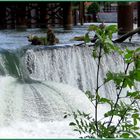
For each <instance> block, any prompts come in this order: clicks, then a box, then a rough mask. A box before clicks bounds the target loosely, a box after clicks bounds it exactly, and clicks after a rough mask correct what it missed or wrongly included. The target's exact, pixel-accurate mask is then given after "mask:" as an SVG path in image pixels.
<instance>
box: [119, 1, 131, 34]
mask: <svg viewBox="0 0 140 140" xmlns="http://www.w3.org/2000/svg"><path fill="white" fill-rule="evenodd" d="M118 28H119V31H118V34H120V35H121V34H125V33H127V32H129V31H131V30H133V3H132V2H120V3H118Z"/></svg>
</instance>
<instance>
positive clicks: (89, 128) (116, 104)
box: [70, 24, 140, 138]
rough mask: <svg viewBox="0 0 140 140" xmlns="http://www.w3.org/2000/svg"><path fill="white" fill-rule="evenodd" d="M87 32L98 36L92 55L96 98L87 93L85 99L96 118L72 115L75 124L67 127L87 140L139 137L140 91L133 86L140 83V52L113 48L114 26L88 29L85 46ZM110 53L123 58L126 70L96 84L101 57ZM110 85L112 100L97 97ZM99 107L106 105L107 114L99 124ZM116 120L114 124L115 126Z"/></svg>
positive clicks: (86, 39)
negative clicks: (104, 87) (94, 63)
mask: <svg viewBox="0 0 140 140" xmlns="http://www.w3.org/2000/svg"><path fill="white" fill-rule="evenodd" d="M90 31H95V33H96V36H97V40H96V42H95V46H94V48H93V53H92V54H93V58H94V59H95V60H96V61H97V73H96V76H97V80H96V89H95V94H94V95H93V94H91V92H90V91H87V92H86V95H87V96H88V98H89V99H90V100H91V102H92V103H93V106H94V110H95V116H92V115H91V114H86V113H84V112H80V111H77V112H73V116H74V120H75V121H74V122H71V123H70V126H73V127H74V130H75V131H78V132H79V133H80V134H85V137H87V138H120V137H121V138H137V137H139V136H140V133H139V130H140V127H139V125H138V122H139V121H140V112H139V99H140V91H139V90H138V89H137V88H136V83H137V82H140V48H137V49H133V50H130V49H128V48H125V49H121V48H119V47H118V46H116V45H115V44H114V43H113V42H112V34H113V33H115V32H116V31H117V27H116V26H115V25H110V26H104V25H103V24H102V25H100V26H99V27H98V26H95V25H91V26H89V28H88V33H87V34H86V35H85V41H86V42H88V41H89V32H90ZM113 52H115V53H118V55H121V57H123V59H124V66H125V69H124V70H122V71H121V72H111V71H108V72H107V73H106V77H104V83H103V84H101V83H99V75H100V70H101V61H102V59H103V58H104V57H103V56H104V55H109V54H110V53H113ZM111 81H112V82H113V83H114V84H115V87H114V88H116V93H114V94H116V99H114V100H112V99H108V98H103V97H102V96H101V94H100V88H101V87H102V86H103V85H104V86H106V84H107V83H108V84H109V83H110V82H111ZM124 89H125V90H124ZM124 91H126V93H124ZM124 99H126V100H127V102H126V100H124ZM101 104H104V105H108V106H109V110H108V111H106V113H105V114H104V117H103V118H102V119H101V120H99V118H98V108H99V105H101ZM116 118H117V121H115V122H114V120H115V119H116Z"/></svg>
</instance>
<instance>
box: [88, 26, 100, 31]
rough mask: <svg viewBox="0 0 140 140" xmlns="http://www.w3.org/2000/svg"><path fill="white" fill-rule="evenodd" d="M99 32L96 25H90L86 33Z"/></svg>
mask: <svg viewBox="0 0 140 140" xmlns="http://www.w3.org/2000/svg"><path fill="white" fill-rule="evenodd" d="M97 30H99V27H98V26H97V25H90V26H89V27H88V31H97Z"/></svg>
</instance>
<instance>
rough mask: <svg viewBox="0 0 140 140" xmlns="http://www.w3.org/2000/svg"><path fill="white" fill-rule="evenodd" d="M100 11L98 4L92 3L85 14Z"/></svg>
mask: <svg viewBox="0 0 140 140" xmlns="http://www.w3.org/2000/svg"><path fill="white" fill-rule="evenodd" d="M99 10H100V6H99V4H98V2H93V3H92V4H91V5H90V6H89V7H88V8H87V12H88V14H93V13H98V12H99Z"/></svg>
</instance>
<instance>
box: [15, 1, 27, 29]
mask: <svg viewBox="0 0 140 140" xmlns="http://www.w3.org/2000/svg"><path fill="white" fill-rule="evenodd" d="M26 25H27V19H26V4H23V3H18V4H17V7H16V28H26Z"/></svg>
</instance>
